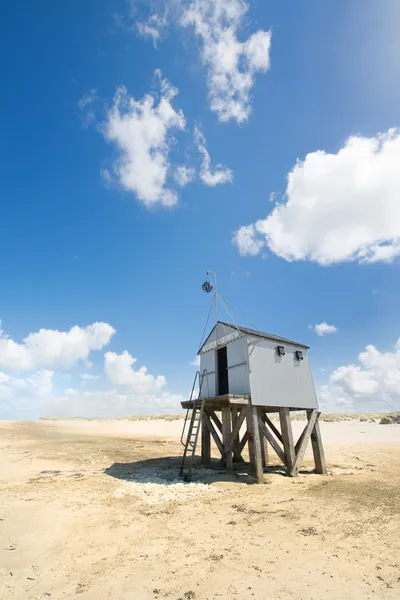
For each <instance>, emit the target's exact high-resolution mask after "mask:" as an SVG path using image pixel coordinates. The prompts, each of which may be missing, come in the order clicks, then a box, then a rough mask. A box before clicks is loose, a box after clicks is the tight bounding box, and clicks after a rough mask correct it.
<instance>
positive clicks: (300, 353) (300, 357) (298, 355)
mask: <svg viewBox="0 0 400 600" xmlns="http://www.w3.org/2000/svg"><path fill="white" fill-rule="evenodd" d="M295 355H296V358H297V360H303V358H304V356H303V353H302V351H301V350H296V352H295Z"/></svg>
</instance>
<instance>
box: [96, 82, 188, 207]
mask: <svg viewBox="0 0 400 600" xmlns="http://www.w3.org/2000/svg"><path fill="white" fill-rule="evenodd" d="M156 76H157V77H158V78H159V81H160V88H161V91H160V96H159V99H158V102H157V101H156V98H155V97H154V95H151V94H146V95H145V96H144V98H142V100H135V98H134V97H133V96H129V94H128V92H127V90H126V89H125V88H124V87H121V88H119V89H118V90H117V93H116V94H115V96H114V102H113V106H112V108H111V109H110V110H109V111H108V115H107V120H106V123H105V126H104V135H105V137H106V138H107V139H108V140H110V141H112V142H114V143H115V144H116V146H117V148H118V150H119V152H120V158H119V160H118V161H116V163H115V164H114V172H115V174H116V175H117V177H118V180H119V182H120V184H121V185H122V186H123V187H124V188H125V189H126V190H128V191H131V192H134V193H135V194H136V195H137V197H138V199H139V200H140V201H141V202H143V204H144V205H145V206H147V207H151V206H154V205H156V204H161V205H163V206H173V205H174V204H176V203H177V202H178V195H177V193H176V192H175V191H174V190H172V189H169V188H168V187H167V177H168V175H169V173H170V170H171V164H170V161H169V153H170V147H171V143H172V141H173V140H172V138H171V137H170V132H171V130H173V129H178V130H183V129H185V125H186V121H185V117H184V114H183V112H182V110H175V109H174V107H173V105H172V101H173V99H174V97H175V96H176V95H177V93H178V90H177V89H176V88H174V87H172V86H171V85H170V83H169V82H168V81H167V80H165V79H162V76H161V72H160V71H158V70H157V71H156Z"/></svg>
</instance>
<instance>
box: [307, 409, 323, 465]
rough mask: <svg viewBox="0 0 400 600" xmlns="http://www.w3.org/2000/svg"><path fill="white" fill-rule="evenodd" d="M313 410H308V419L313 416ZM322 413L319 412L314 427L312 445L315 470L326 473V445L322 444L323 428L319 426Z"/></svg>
mask: <svg viewBox="0 0 400 600" xmlns="http://www.w3.org/2000/svg"><path fill="white" fill-rule="evenodd" d="M312 412H313V411H312V410H310V409H308V410H307V419H308V420H310V419H311V416H312ZM319 415H320V413H318V416H317V420H316V421H315V425H314V429H313V430H312V432H311V445H312V449H313V454H314V462H315V471H316V473H318V474H319V475H326V473H327V471H326V462H325V452H324V447H323V445H322V437H321V430H320V428H319V422H318V418H319Z"/></svg>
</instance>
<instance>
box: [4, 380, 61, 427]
mask: <svg viewBox="0 0 400 600" xmlns="http://www.w3.org/2000/svg"><path fill="white" fill-rule="evenodd" d="M52 389H53V371H49V370H48V369H40V370H39V371H37V372H36V373H33V374H32V375H30V376H29V377H15V376H12V375H6V374H5V373H2V372H0V418H7V417H9V416H10V415H11V416H12V417H14V418H15V414H13V412H14V411H15V412H17V411H18V405H20V404H23V405H26V406H27V407H29V406H30V405H32V404H38V403H40V402H41V401H42V400H43V399H46V398H49V397H50V395H51V392H52ZM28 410H29V408H28ZM19 416H20V417H21V416H25V415H21V414H20V415H19ZM36 416H39V414H37V415H36Z"/></svg>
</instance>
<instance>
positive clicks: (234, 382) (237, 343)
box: [227, 337, 250, 395]
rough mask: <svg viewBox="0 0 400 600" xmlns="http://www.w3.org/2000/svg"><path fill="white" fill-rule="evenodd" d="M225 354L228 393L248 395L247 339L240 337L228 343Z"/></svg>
mask: <svg viewBox="0 0 400 600" xmlns="http://www.w3.org/2000/svg"><path fill="white" fill-rule="evenodd" d="M227 354H228V382H229V393H230V394H238V395H242V394H250V381H249V365H248V361H249V358H248V353H247V338H246V337H241V338H239V339H237V340H234V341H233V342H229V344H227ZM243 363H245V364H243Z"/></svg>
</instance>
